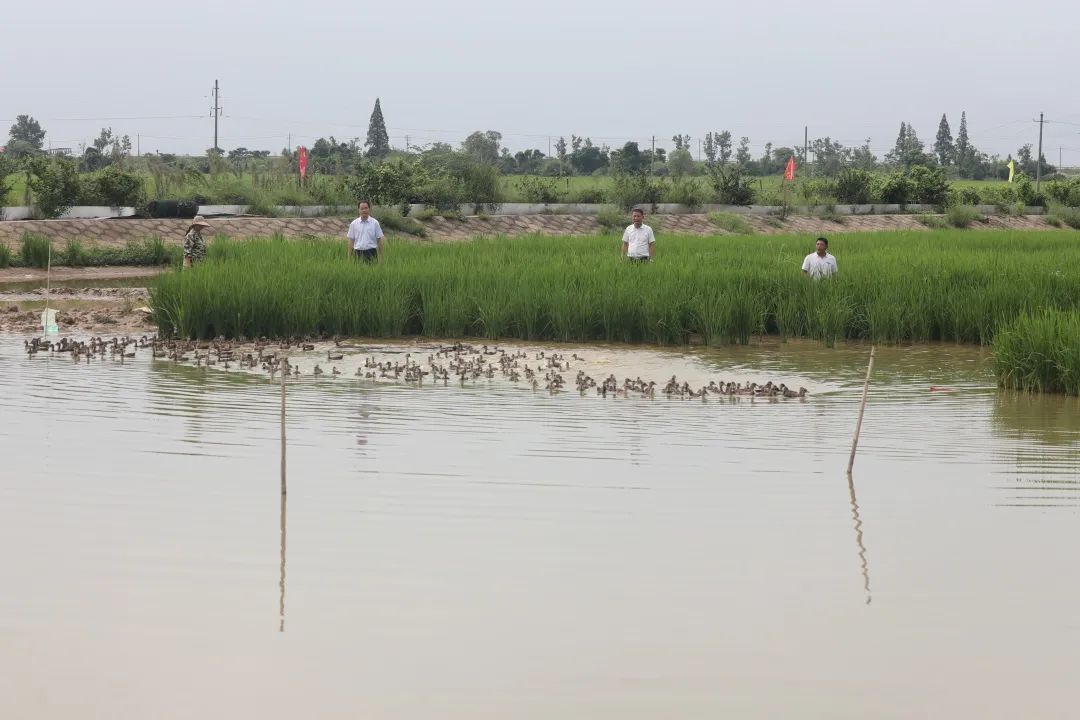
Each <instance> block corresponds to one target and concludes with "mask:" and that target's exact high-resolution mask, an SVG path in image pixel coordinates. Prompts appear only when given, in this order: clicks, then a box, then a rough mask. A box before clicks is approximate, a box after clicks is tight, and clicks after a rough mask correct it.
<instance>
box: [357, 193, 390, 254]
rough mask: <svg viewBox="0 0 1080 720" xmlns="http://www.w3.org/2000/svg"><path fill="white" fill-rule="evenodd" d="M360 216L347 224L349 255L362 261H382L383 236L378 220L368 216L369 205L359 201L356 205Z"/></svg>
mask: <svg viewBox="0 0 1080 720" xmlns="http://www.w3.org/2000/svg"><path fill="white" fill-rule="evenodd" d="M357 209H358V210H359V211H360V217H358V218H356V219H355V220H353V221H352V222H351V223H350V224H349V233H348V236H347V237H348V238H349V240H348V247H349V257H354V256H355V257H357V258H359V259H361V260H363V261H364V262H374V261H375V260H379V261H382V256H383V242H384V241H385V239H386V238H384V237H383V231H382V226H381V225H379V221H378V220H376V219H375V218H373V217H371V216H370V212H371V206H370V205H368V203H366V202H363V201H361V202H360V204H359V205H357Z"/></svg>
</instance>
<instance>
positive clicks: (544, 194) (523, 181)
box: [517, 175, 562, 205]
mask: <svg viewBox="0 0 1080 720" xmlns="http://www.w3.org/2000/svg"><path fill="white" fill-rule="evenodd" d="M517 188H518V192H519V193H520V194H521V196H522V197H523V198H524V199H525V202H528V203H543V204H545V205H546V204H550V203H557V202H559V199H560V197H561V195H562V193H561V192H560V191H559V183H558V181H557V180H553V179H550V178H542V177H536V176H535V175H526V176H524V177H522V178H520V179H519V180H518V181H517Z"/></svg>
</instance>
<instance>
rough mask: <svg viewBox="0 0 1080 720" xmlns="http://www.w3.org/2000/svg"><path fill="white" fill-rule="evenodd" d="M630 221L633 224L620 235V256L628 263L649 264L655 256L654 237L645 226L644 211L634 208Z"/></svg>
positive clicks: (649, 228) (650, 229)
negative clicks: (626, 259) (628, 261)
mask: <svg viewBox="0 0 1080 720" xmlns="http://www.w3.org/2000/svg"><path fill="white" fill-rule="evenodd" d="M630 219H631V220H632V221H633V223H632V224H631V225H628V226H627V228H626V230H624V231H623V234H622V255H623V257H625V258H629V259H630V262H649V261H650V260H652V259H653V258H654V257H655V256H656V236H655V235H653V231H652V228H651V227H649V226H648V225H646V224H645V211H644V210H642V209H640V208H634V211H633V212H631V213H630Z"/></svg>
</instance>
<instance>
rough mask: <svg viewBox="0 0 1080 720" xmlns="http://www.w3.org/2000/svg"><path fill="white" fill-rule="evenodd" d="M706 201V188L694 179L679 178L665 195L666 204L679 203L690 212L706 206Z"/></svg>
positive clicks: (672, 183)
mask: <svg viewBox="0 0 1080 720" xmlns="http://www.w3.org/2000/svg"><path fill="white" fill-rule="evenodd" d="M682 152H685V151H682ZM706 199H707V198H706V193H705V188H703V187H702V186H701V183H699V182H698V181H697V180H695V179H693V178H677V179H675V180H673V181H672V182H671V185H670V186H669V187H668V188H667V192H666V193H665V194H664V200H665V201H666V202H672V203H677V204H679V205H682V206H683V207H686V208H688V209H690V210H697V209H698V208H700V207H701V206H702V205H704V204H705V200H706Z"/></svg>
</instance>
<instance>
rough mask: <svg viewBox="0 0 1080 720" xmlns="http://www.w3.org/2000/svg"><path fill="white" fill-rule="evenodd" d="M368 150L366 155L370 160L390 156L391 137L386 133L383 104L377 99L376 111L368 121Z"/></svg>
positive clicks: (366, 145) (366, 144)
mask: <svg viewBox="0 0 1080 720" xmlns="http://www.w3.org/2000/svg"><path fill="white" fill-rule="evenodd" d="M364 146H365V147H366V148H367V151H366V152H365V154H366V155H367V156H368V157H370V158H384V157H386V156H387V155H389V154H390V136H389V134H387V132H386V120H385V119H384V118H383V112H382V103H381V102H380V101H379V98H375V109H374V110H372V111H371V119H370V120H369V121H368V131H367V142H365V143H364Z"/></svg>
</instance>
